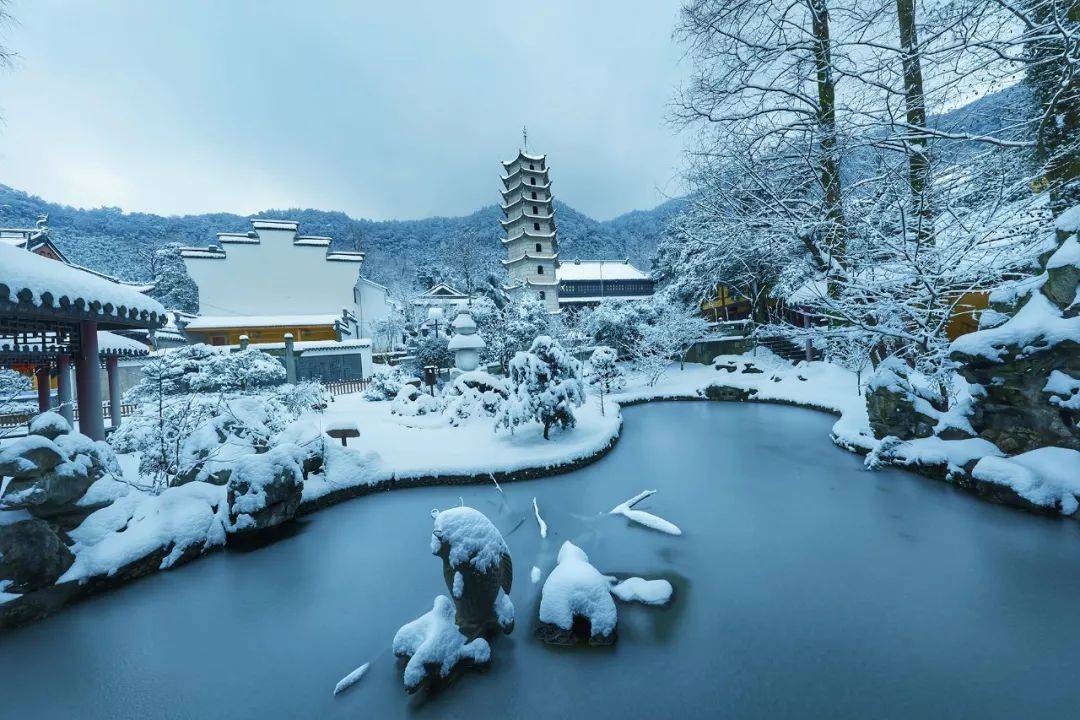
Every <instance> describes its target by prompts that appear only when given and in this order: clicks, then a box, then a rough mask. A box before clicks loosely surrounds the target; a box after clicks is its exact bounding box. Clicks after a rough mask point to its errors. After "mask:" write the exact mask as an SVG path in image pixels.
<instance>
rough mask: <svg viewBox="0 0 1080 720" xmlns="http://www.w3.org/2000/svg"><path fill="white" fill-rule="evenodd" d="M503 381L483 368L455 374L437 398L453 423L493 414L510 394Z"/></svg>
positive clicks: (492, 415)
mask: <svg viewBox="0 0 1080 720" xmlns="http://www.w3.org/2000/svg"><path fill="white" fill-rule="evenodd" d="M509 394H510V392H509V390H508V389H507V383H506V380H504V379H503V378H498V377H495V376H494V375H490V374H488V373H486V372H484V371H482V370H473V371H472V372H466V373H462V374H460V375H458V376H457V377H456V378H454V380H453V382H451V383H450V384H449V385H447V386H446V387H445V388H443V391H442V396H441V397H440V401H441V403H442V407H443V413H444V414H445V415H446V416H447V417H449V418H450V423H451V424H452V425H457V424H458V423H459V422H460V421H462V420H467V419H469V418H474V417H494V416H495V415H496V414H497V413H498V412H499V409H500V408H501V407H502V404H503V402H504V401H505V400H506V398H507V397H508V396H509Z"/></svg>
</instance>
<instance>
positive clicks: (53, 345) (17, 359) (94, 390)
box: [0, 243, 166, 440]
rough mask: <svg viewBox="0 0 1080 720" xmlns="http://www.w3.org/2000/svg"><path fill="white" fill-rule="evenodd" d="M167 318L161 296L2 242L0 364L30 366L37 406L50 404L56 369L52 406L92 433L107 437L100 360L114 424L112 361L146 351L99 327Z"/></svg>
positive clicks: (146, 324)
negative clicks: (154, 295)
mask: <svg viewBox="0 0 1080 720" xmlns="http://www.w3.org/2000/svg"><path fill="white" fill-rule="evenodd" d="M165 320H166V314H165V308H163V307H162V306H161V304H160V303H158V302H157V301H156V300H153V299H152V298H149V297H147V296H146V295H143V294H142V293H140V292H138V291H137V290H134V289H133V288H131V287H129V286H125V285H121V284H119V283H116V282H111V281H109V280H107V279H105V278H102V277H99V276H98V275H95V274H93V273H89V272H86V271H84V270H81V269H79V268H74V267H71V266H69V265H66V264H65V263H63V262H57V261H56V260H54V259H51V258H49V257H45V256H42V255H39V254H36V253H34V252H32V251H29V250H28V249H27V248H21V249H20V248H19V247H15V246H13V245H12V244H8V243H0V366H5V367H25V366H32V367H33V368H34V372H35V375H36V378H37V385H38V404H39V409H40V410H42V411H44V410H47V409H49V406H50V397H49V396H50V391H49V388H50V382H49V376H50V374H55V375H56V377H57V385H58V387H57V391H58V393H57V394H58V397H57V401H58V409H59V410H60V411H61V412H62V413H63V414H65V415H66V416H67V418H68V419H69V420H74V419H75V416H76V414H77V416H78V422H79V430H80V431H81V432H82V433H83V434H85V435H88V436H89V437H91V438H93V439H94V440H102V439H104V437H105V412H104V407H103V404H102V394H101V363H102V361H103V360H104V362H105V369H106V372H107V378H108V385H109V408H110V413H109V414H110V416H111V418H112V424H113V425H114V426H115V425H117V424H118V423H119V421H120V387H119V381H118V377H117V370H116V367H117V362H118V360H119V358H120V357H122V356H126V355H135V354H140V353H141V352H145V348H142V346H141V345H140V344H139V343H136V342H134V341H130V340H126V339H124V338H121V337H119V336H116V335H112V334H105V333H102V332H101V331H108V330H129V329H142V330H153V329H155V328H157V327H160V326H161V325H162V324H164V322H165ZM102 338H104V340H102ZM103 346H104V347H103ZM140 348H141V349H140ZM72 364H74V366H75V390H76V392H75V396H76V398H77V400H76V401H75V402H74V403H73V401H72V388H71V380H70V378H71V366H72Z"/></svg>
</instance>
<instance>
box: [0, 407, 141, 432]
mask: <svg viewBox="0 0 1080 720" xmlns="http://www.w3.org/2000/svg"><path fill="white" fill-rule="evenodd" d="M135 407H136V406H135V405H132V404H121V405H120V417H122V418H125V417H129V416H131V415H133V414H134V413H135ZM101 413H102V415H103V416H104V417H105V419H106V420H109V419H111V418H112V407H111V405H110V404H109V403H107V402H103V403H101ZM37 415H38V413H36V412H32V413H5V414H2V415H0V428H14V427H19V426H20V425H27V424H28V423H29V422H30V421H31V420H33V419H34V418H35V417H37ZM74 416H75V420H76V421H77V420H78V419H79V408H78V406H76V407H75V412H74Z"/></svg>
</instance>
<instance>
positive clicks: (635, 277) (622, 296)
mask: <svg viewBox="0 0 1080 720" xmlns="http://www.w3.org/2000/svg"><path fill="white" fill-rule="evenodd" d="M558 279H559V305H560V306H562V307H564V308H567V307H584V306H589V305H598V304H599V303H600V302H602V301H603V300H646V299H648V298H649V297H651V296H652V294H653V293H654V292H655V291H656V283H655V281H654V280H653V279H652V278H650V277H649V276H648V275H646V274H645V273H643V272H642V271H640V270H638V269H637V268H636V267H634V266H633V265H631V264H630V261H629V260H574V261H573V262H564V263H560V264H559V270H558Z"/></svg>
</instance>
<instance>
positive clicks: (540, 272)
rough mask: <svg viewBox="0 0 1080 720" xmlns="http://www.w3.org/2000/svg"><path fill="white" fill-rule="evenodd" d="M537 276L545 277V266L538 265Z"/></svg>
mask: <svg viewBox="0 0 1080 720" xmlns="http://www.w3.org/2000/svg"><path fill="white" fill-rule="evenodd" d="M536 274H537V275H543V274H544V266H543V265H537V266H536Z"/></svg>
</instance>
